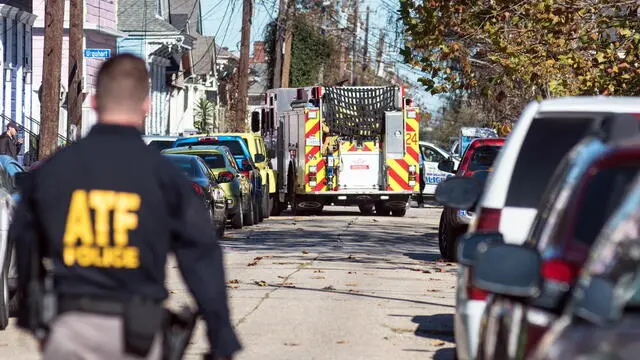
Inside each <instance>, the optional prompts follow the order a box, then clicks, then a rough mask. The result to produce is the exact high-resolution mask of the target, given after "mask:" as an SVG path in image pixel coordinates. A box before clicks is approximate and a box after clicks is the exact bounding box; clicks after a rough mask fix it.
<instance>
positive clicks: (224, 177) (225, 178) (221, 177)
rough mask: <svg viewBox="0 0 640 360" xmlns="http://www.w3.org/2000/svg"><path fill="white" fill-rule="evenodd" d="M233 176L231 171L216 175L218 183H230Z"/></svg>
mask: <svg viewBox="0 0 640 360" xmlns="http://www.w3.org/2000/svg"><path fill="white" fill-rule="evenodd" d="M233 178H234V176H233V173H232V172H231V171H223V172H221V173H219V174H218V181H219V182H231V181H232V180H233Z"/></svg>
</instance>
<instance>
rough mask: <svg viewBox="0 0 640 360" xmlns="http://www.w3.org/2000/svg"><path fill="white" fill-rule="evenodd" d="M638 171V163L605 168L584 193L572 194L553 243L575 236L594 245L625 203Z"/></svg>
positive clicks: (578, 240)
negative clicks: (608, 220)
mask: <svg viewBox="0 0 640 360" xmlns="http://www.w3.org/2000/svg"><path fill="white" fill-rule="evenodd" d="M637 174H638V166H637V165H625V166H618V167H610V168H605V169H602V170H600V171H598V172H597V173H596V174H594V175H593V176H592V177H591V178H590V179H589V181H588V182H587V184H586V187H585V188H584V189H581V193H576V194H574V196H572V200H571V203H570V205H569V207H567V209H569V210H570V211H565V212H564V214H562V217H561V220H560V221H559V223H558V227H557V229H558V230H559V231H558V233H557V234H555V235H552V239H551V241H550V243H551V244H553V243H557V242H560V241H563V239H571V241H573V242H577V243H580V244H584V245H587V246H591V245H593V243H594V241H595V239H596V236H597V235H598V234H599V233H600V231H601V230H602V227H603V226H604V224H605V222H606V221H607V219H608V218H609V217H610V216H611V214H613V212H614V211H615V210H616V208H617V207H618V206H619V205H620V204H621V203H622V200H623V198H624V195H625V194H626V193H627V191H628V190H629V185H630V184H631V183H632V182H633V180H634V178H635V176H636V175H637Z"/></svg>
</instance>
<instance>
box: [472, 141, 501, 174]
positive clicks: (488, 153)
mask: <svg viewBox="0 0 640 360" xmlns="http://www.w3.org/2000/svg"><path fill="white" fill-rule="evenodd" d="M501 148H502V146H496V145H490V146H489V145H485V146H480V147H478V148H476V149H475V150H474V151H473V154H472V155H471V162H470V163H469V168H468V171H479V170H489V169H490V168H491V166H493V162H494V161H495V160H496V157H497V156H498V153H499V152H500V149H501Z"/></svg>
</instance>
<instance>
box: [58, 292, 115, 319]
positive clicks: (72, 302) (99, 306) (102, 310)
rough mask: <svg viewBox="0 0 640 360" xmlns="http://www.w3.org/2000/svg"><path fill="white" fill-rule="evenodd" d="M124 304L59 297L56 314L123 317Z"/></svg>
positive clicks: (83, 298)
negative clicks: (78, 313) (84, 313)
mask: <svg viewBox="0 0 640 360" xmlns="http://www.w3.org/2000/svg"><path fill="white" fill-rule="evenodd" d="M125 304H126V303H125V302H124V301H116V300H107V299H97V298H93V297H82V296H79V297H67V296H64V297H61V298H60V299H59V300H58V313H59V314H62V313H65V312H69V311H80V312H88V313H95V314H101V315H123V314H124V311H125Z"/></svg>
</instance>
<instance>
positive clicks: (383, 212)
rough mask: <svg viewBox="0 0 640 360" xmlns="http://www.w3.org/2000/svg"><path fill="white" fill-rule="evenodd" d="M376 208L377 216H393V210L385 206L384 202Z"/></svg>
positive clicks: (379, 203) (377, 204)
mask: <svg viewBox="0 0 640 360" xmlns="http://www.w3.org/2000/svg"><path fill="white" fill-rule="evenodd" d="M375 208H376V215H380V216H389V214H391V210H390V209H389V208H388V207H386V206H384V203H383V202H378V203H376V205H375Z"/></svg>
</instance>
